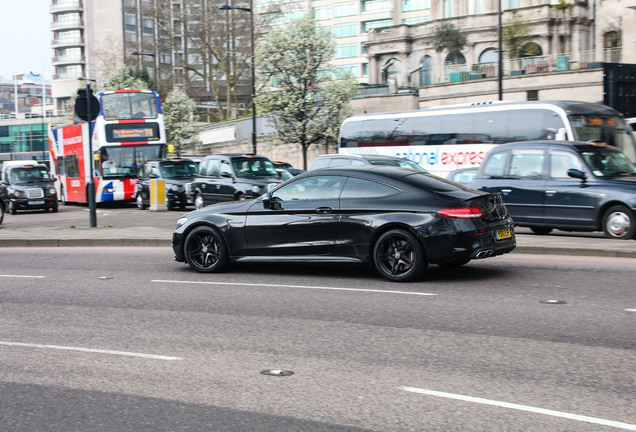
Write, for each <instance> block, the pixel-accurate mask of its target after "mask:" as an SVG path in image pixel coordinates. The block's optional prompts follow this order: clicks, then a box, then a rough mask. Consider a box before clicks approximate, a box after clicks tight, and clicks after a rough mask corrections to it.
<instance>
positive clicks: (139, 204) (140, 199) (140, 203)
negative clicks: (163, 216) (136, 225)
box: [137, 193, 146, 210]
mask: <svg viewBox="0 0 636 432" xmlns="http://www.w3.org/2000/svg"><path fill="white" fill-rule="evenodd" d="M137 208H138V209H139V210H145V209H146V204H144V199H143V197H142V196H141V193H138V194H137Z"/></svg>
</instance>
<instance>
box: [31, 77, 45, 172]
mask: <svg viewBox="0 0 636 432" xmlns="http://www.w3.org/2000/svg"><path fill="white" fill-rule="evenodd" d="M31 75H32V76H35V77H41V79H42V121H41V122H40V130H41V131H42V160H43V161H44V159H45V155H44V149H45V148H46V144H45V143H46V131H45V130H44V118H45V117H46V83H45V79H44V75H43V74H36V73H33V72H31ZM31 132H33V131H31Z"/></svg>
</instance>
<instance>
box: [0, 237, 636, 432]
mask: <svg viewBox="0 0 636 432" xmlns="http://www.w3.org/2000/svg"><path fill="white" fill-rule="evenodd" d="M171 258H172V253H171V251H170V250H169V248H152V247H143V248H134V247H128V248H105V249H103V248H101V249H100V248H81V247H75V248H0V261H1V262H2V263H3V266H2V267H3V269H2V271H1V273H2V275H1V276H0V286H1V288H0V299H1V302H0V323H1V326H0V328H1V329H2V330H1V332H2V333H1V336H0V353H1V355H2V359H3V360H2V366H1V367H0V371H2V373H1V377H2V378H1V380H0V386H1V388H0V404H1V406H2V407H3V409H2V410H0V422H1V424H2V425H3V427H2V430H3V431H24V430H46V431H51V432H53V431H69V430H81V431H169V430H179V431H246V432H247V431H424V430H426V431H471V432H472V431H484V432H485V431H488V432H493V431H511V430H514V431H616V430H636V404H635V403H634V402H635V397H634V395H635V394H636V340H635V339H636V338H635V337H634V328H635V323H636V297H635V296H634V289H633V281H634V277H635V276H636V260H634V259H623V258H599V257H595V258H586V257H579V258H576V257H567V256H533V255H514V254H511V255H507V256H504V257H497V258H493V259H489V260H482V261H477V262H474V263H470V264H469V265H467V266H466V267H465V268H463V269H461V270H460V271H455V272H453V273H446V272H443V271H441V270H440V269H438V268H436V267H431V269H430V271H429V272H428V274H427V278H426V279H425V280H423V281H421V282H418V283H411V284H392V283H388V282H386V281H384V280H383V279H381V278H380V277H378V276H377V275H375V274H374V273H372V272H369V271H367V270H366V269H364V268H350V267H334V266H294V267H292V268H289V267H287V266H284V265H268V266H240V267H236V266H235V267H233V268H232V270H231V271H230V272H227V273H223V274H218V275H202V274H198V273H194V272H192V271H191V270H190V269H189V268H188V267H187V266H185V265H183V264H180V263H176V262H174V261H172V259H171ZM271 370H274V371H290V372H293V374H292V375H289V376H281V374H279V373H278V372H274V375H265V374H263V373H262V372H263V371H271Z"/></svg>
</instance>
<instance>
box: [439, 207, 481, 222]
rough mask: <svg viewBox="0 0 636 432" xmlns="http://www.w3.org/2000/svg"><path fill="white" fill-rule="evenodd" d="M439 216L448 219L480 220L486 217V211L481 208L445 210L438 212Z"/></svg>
mask: <svg viewBox="0 0 636 432" xmlns="http://www.w3.org/2000/svg"><path fill="white" fill-rule="evenodd" d="M437 214H438V215H440V216H444V217H447V218H456V219H479V218H481V217H483V216H484V211H483V210H482V209H480V208H479V207H459V208H443V209H439V210H437Z"/></svg>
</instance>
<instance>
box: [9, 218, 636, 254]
mask: <svg viewBox="0 0 636 432" xmlns="http://www.w3.org/2000/svg"><path fill="white" fill-rule="evenodd" d="M182 214H183V213H182V212H148V211H145V212H141V211H139V210H130V211H128V210H124V211H120V212H118V213H117V214H108V213H106V214H103V215H98V223H97V225H98V226H97V227H90V226H89V221H88V219H87V217H86V216H85V215H86V213H85V214H84V215H82V218H81V219H64V220H57V221H51V220H48V221H47V222H46V224H45V226H41V223H38V224H34V223H31V224H25V223H21V221H20V218H19V216H10V217H5V220H4V223H3V224H2V225H0V247H121V246H133V247H134V246H150V247H171V240H172V232H173V231H174V229H175V228H176V221H177V220H178V219H179V217H181V215H182ZM131 225H132V226H131ZM512 253H515V254H552V255H573V256H605V257H623V258H636V241H634V240H611V239H606V238H602V237H600V235H597V236H586V234H580V235H568V234H567V233H562V232H559V231H554V233H553V234H550V235H545V236H539V235H534V234H531V233H530V231H529V230H527V229H519V230H518V232H517V248H516V249H515V250H514V251H513V252H512Z"/></svg>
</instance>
